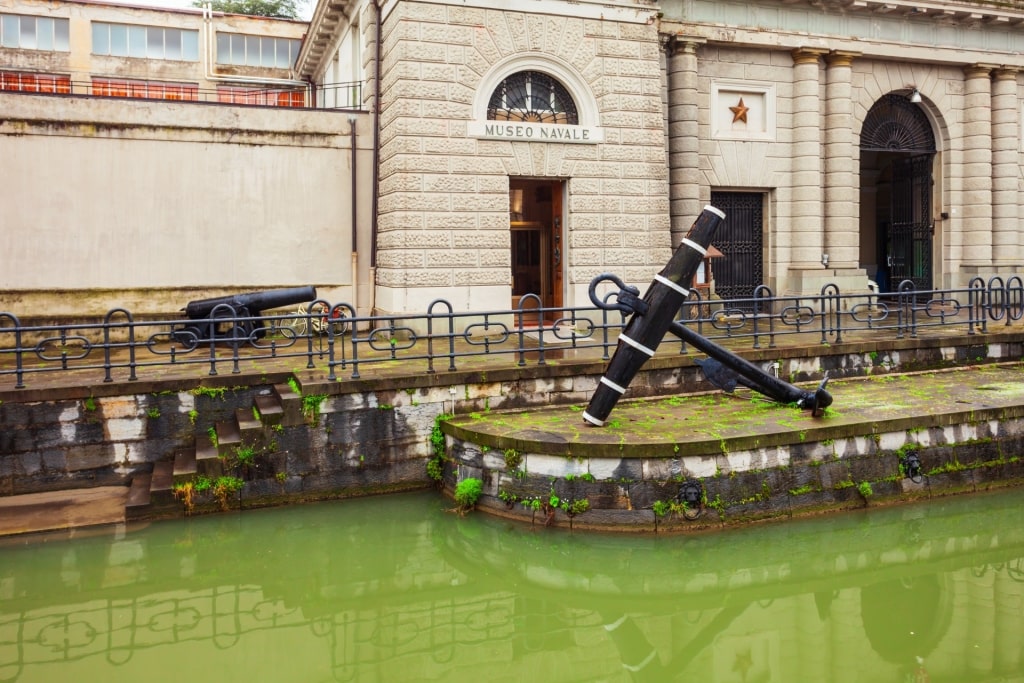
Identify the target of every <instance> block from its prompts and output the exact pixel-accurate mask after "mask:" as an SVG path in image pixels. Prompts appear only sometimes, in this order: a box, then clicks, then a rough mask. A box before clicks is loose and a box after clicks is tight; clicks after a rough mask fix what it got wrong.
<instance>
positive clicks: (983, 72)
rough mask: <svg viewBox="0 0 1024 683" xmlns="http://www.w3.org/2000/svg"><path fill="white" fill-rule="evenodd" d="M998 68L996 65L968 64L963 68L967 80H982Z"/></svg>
mask: <svg viewBox="0 0 1024 683" xmlns="http://www.w3.org/2000/svg"><path fill="white" fill-rule="evenodd" d="M997 68H999V65H998V64H982V63H980V62H979V63H977V64H968V65H967V66H965V67H964V74H965V75H966V76H967V77H968V78H983V77H985V76H988V75H989V74H991V73H992V71H993V70H994V69H997Z"/></svg>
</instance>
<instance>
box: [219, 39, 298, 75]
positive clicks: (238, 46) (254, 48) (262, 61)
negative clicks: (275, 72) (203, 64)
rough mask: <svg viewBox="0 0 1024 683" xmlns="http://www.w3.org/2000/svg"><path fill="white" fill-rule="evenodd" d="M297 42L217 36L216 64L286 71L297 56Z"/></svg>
mask: <svg viewBox="0 0 1024 683" xmlns="http://www.w3.org/2000/svg"><path fill="white" fill-rule="evenodd" d="M299 42H300V41H298V40H292V39H291V38H268V37H265V36H247V35H242V34H239V33H218V34H217V63H218V64H230V65H237V66H263V67H273V68H277V69H287V68H289V67H290V66H291V65H292V64H294V63H295V59H296V57H298V55H299Z"/></svg>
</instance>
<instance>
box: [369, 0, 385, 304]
mask: <svg viewBox="0 0 1024 683" xmlns="http://www.w3.org/2000/svg"><path fill="white" fill-rule="evenodd" d="M372 2H373V7H374V9H375V10H376V11H377V47H376V53H377V54H376V57H375V59H374V62H375V64H374V76H373V80H374V87H373V99H374V104H373V201H372V207H373V208H372V210H371V213H370V274H371V276H372V277H371V281H370V315H373V313H374V309H375V308H376V306H377V216H378V215H379V213H380V200H379V198H378V196H379V193H380V99H381V97H380V88H381V75H380V71H381V70H380V63H381V55H383V54H384V49H383V46H382V45H381V42H382V41H383V38H384V13H383V11H382V10H381V6H380V0H372Z"/></svg>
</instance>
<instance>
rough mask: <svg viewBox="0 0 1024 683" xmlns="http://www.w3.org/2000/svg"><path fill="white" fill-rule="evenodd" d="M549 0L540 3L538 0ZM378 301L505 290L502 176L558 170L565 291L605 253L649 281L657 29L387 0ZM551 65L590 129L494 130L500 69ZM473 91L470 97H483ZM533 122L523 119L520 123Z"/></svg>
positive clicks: (659, 135) (470, 297) (581, 290)
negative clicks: (544, 134)
mask: <svg viewBox="0 0 1024 683" xmlns="http://www.w3.org/2000/svg"><path fill="white" fill-rule="evenodd" d="M550 4H551V3H549V5H550ZM384 45H385V53H384V62H383V80H382V93H383V97H382V101H381V130H380V135H381V147H380V149H381V164H380V196H379V201H380V220H379V225H378V230H379V242H378V249H379V252H378V269H377V285H378V286H377V303H378V306H379V307H380V308H381V309H383V310H389V311H403V310H423V309H424V308H425V307H426V305H427V304H428V303H429V302H430V301H431V300H432V299H434V298H436V297H444V298H447V299H449V300H450V301H452V303H453V304H454V305H455V307H456V308H457V309H459V310H462V309H464V308H467V309H469V310H478V309H493V308H504V307H507V304H508V302H509V300H510V286H511V282H510V278H509V275H510V271H511V262H510V238H509V180H510V178H515V177H523V178H531V179H540V178H550V179H564V180H566V181H567V183H566V189H565V197H564V202H565V203H564V209H563V211H564V221H565V229H566V237H565V246H564V258H565V261H564V262H565V269H566V276H567V277H566V291H565V295H566V302H567V303H572V304H586V302H587V298H586V289H587V286H588V285H589V282H590V280H591V279H592V278H593V277H594V276H595V275H597V274H598V273H601V272H603V271H606V270H608V269H610V268H613V267H614V268H616V269H618V270H619V271H620V272H622V273H623V274H624V275H625V277H626V278H627V279H629V280H632V281H636V282H641V281H643V282H646V281H648V280H649V277H650V274H651V273H652V272H654V271H656V270H657V269H658V268H659V267H660V265H661V264H662V263H663V262H664V261H665V260H667V258H668V256H669V254H670V252H669V247H670V246H671V245H670V242H669V233H668V204H667V195H666V177H667V171H666V165H665V151H664V144H663V131H662V118H661V113H660V112H661V102H660V93H661V81H660V71H659V51H658V36H657V31H656V29H655V27H654V26H653V25H649V24H646V23H643V24H638V23H629V22H626V21H602V20H600V19H589V18H578V17H574V16H570V15H566V16H554V15H546V16H545V15H539V14H529V13H524V12H520V11H502V10H498V9H494V10H489V9H485V8H483V7H464V6H454V5H447V4H445V3H437V4H433V3H418V2H415V3H413V2H401V3H396V4H395V6H394V9H393V11H392V12H391V14H390V15H388V16H387V17H386V19H385V23H384ZM522 69H537V70H545V69H546V70H549V71H550V70H553V71H555V72H557V73H560V74H563V78H564V79H565V80H567V81H568V82H569V83H570V84H573V85H576V86H577V88H576V89H574V88H572V87H570V93H571V95H572V96H573V98H574V99H575V100H576V106H577V107H578V108H579V109H580V110H584V109H587V110H591V111H592V112H593V113H592V114H591V116H592V117H593V119H594V120H595V123H596V126H595V127H596V128H599V129H600V131H601V133H602V137H603V141H602V142H599V143H595V144H571V143H568V142H531V141H529V140H527V139H524V138H523V137H522V136H513V138H512V139H495V138H494V137H492V136H480V135H479V134H475V133H474V132H472V131H471V130H470V124H472V123H474V122H482V121H486V120H487V119H486V116H487V112H486V106H485V105H486V101H487V98H488V97H489V96H490V94H491V92H492V91H493V89H494V88H495V87H496V86H497V85H498V84H499V83H500V81H501V78H503V77H504V76H506V75H508V74H510V73H514V72H515V71H517V70H522ZM481 103H483V104H481ZM527 130H530V129H527Z"/></svg>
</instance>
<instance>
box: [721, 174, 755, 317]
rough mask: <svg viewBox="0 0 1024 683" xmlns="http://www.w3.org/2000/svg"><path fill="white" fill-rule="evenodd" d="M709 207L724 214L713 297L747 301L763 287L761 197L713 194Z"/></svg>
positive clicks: (726, 193) (727, 193)
mask: <svg viewBox="0 0 1024 683" xmlns="http://www.w3.org/2000/svg"><path fill="white" fill-rule="evenodd" d="M711 205H712V206H714V207H716V208H718V209H721V210H722V211H723V212H725V221H724V222H723V223H722V225H720V226H719V227H718V233H717V234H716V235H715V239H714V246H715V247H717V248H718V250H719V251H720V252H722V257H721V258H716V259H715V260H714V263H713V266H712V270H713V272H714V278H715V294H716V295H717V296H718V297H720V298H722V299H747V298H750V297H752V296H754V289H755V288H757V286H758V285H760V284H763V283H764V194H762V193H760V192H712V193H711Z"/></svg>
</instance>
